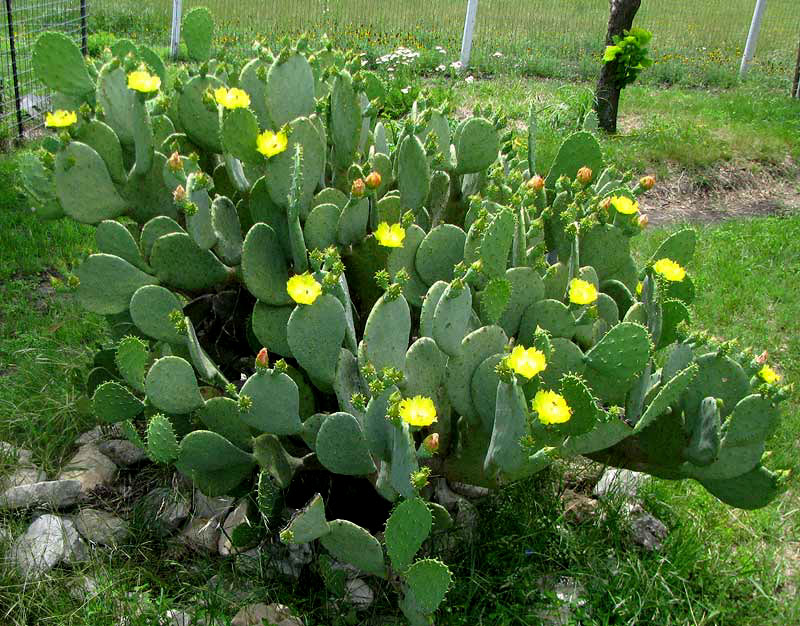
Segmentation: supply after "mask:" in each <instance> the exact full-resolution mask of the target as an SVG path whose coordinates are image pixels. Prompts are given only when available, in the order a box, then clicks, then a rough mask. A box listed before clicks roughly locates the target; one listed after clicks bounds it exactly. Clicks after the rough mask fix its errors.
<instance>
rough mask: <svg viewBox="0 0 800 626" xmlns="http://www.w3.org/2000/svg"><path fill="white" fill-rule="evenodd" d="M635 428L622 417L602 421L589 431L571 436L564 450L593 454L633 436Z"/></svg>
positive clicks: (567, 452)
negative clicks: (621, 418)
mask: <svg viewBox="0 0 800 626" xmlns="http://www.w3.org/2000/svg"><path fill="white" fill-rule="evenodd" d="M632 431H633V429H632V428H631V427H630V426H628V425H627V424H626V423H625V422H623V421H622V420H620V419H612V420H611V421H608V422H601V423H600V424H598V425H597V426H595V427H594V429H593V430H590V431H589V432H588V433H584V434H583V435H578V436H577V437H570V438H569V439H567V441H566V442H565V444H564V446H563V448H562V450H563V451H564V454H567V455H576V454H592V453H593V452H598V451H600V450H605V449H607V448H610V447H611V446H614V445H616V444H618V443H619V442H620V441H622V440H623V439H627V438H628V437H630V436H631V434H632Z"/></svg>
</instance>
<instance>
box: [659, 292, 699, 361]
mask: <svg viewBox="0 0 800 626" xmlns="http://www.w3.org/2000/svg"><path fill="white" fill-rule="evenodd" d="M661 310H662V323H661V337H660V338H659V340H658V344H657V345H656V349H657V350H660V349H661V348H665V347H666V346H668V345H670V344H672V343H674V342H675V341H677V339H678V326H679V325H680V324H681V323H682V322H686V323H687V324H689V323H691V321H692V314H691V312H690V311H689V308H688V307H687V306H686V305H685V304H684V303H683V302H681V301H680V300H665V301H664V302H663V303H662V305H661Z"/></svg>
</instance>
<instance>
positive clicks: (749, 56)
mask: <svg viewBox="0 0 800 626" xmlns="http://www.w3.org/2000/svg"><path fill="white" fill-rule="evenodd" d="M766 8H767V0H756V8H755V11H753V21H752V22H751V23H750V32H748V33H747V43H746V44H745V46H744V54H743V55H742V64H741V66H740V67H739V77H740V78H743V77H744V75H745V74H747V70H749V69H750V63H751V62H752V61H753V57H754V56H755V54H756V44H757V43H758V33H759V31H760V30H761V21H762V20H763V19H764V9H766Z"/></svg>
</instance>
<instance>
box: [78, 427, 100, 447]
mask: <svg viewBox="0 0 800 626" xmlns="http://www.w3.org/2000/svg"><path fill="white" fill-rule="evenodd" d="M103 436H104V434H103V427H102V426H95V427H94V428H92V430H87V431H86V432H85V433H81V434H80V435H78V438H77V439H75V445H76V446H85V445H86V444H87V443H97V442H98V441H100V440H101V439H102V438H103Z"/></svg>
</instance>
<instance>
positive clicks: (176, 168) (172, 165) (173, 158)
mask: <svg viewBox="0 0 800 626" xmlns="http://www.w3.org/2000/svg"><path fill="white" fill-rule="evenodd" d="M167 165H168V166H169V169H170V171H172V172H180V171H181V170H182V169H183V161H181V155H180V154H178V153H177V152H173V153H172V154H171V155H170V157H169V160H168V161H167Z"/></svg>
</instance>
